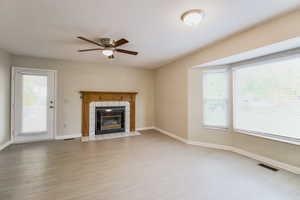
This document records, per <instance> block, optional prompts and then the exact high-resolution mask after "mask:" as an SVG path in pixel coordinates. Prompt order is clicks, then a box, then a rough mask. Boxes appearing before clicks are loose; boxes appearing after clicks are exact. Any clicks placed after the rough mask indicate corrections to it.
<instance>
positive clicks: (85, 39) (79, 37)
mask: <svg viewBox="0 0 300 200" xmlns="http://www.w3.org/2000/svg"><path fill="white" fill-rule="evenodd" d="M77 38H78V39H81V40H84V41H86V42H89V43H92V44H95V45H98V46H100V47H104V46H103V45H102V44H100V43H98V42H95V41H93V40H89V39H87V38H85V37H81V36H78V37H77Z"/></svg>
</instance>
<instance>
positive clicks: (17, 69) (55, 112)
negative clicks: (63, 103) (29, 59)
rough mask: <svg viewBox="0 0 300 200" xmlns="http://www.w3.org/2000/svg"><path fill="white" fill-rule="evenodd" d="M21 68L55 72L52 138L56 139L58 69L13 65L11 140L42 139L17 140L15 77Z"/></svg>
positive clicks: (13, 141)
mask: <svg viewBox="0 0 300 200" xmlns="http://www.w3.org/2000/svg"><path fill="white" fill-rule="evenodd" d="M20 70H31V71H35V72H53V75H54V83H53V85H54V88H53V90H54V94H53V99H54V102H55V106H54V109H53V112H54V117H53V118H54V119H53V133H52V134H51V138H50V140H54V139H55V138H56V136H57V106H58V102H57V70H52V69H51V70H50V69H43V68H33V67H17V66H12V69H11V112H10V113H11V115H10V116H11V134H10V135H11V141H12V143H25V142H35V141H40V140H31V141H16V139H15V129H16V126H15V107H16V104H15V98H16V95H15V77H16V73H17V72H18V71H20Z"/></svg>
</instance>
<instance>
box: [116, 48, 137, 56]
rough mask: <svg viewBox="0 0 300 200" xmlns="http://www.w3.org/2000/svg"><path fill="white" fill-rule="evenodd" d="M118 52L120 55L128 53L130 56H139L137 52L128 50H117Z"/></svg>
mask: <svg viewBox="0 0 300 200" xmlns="http://www.w3.org/2000/svg"><path fill="white" fill-rule="evenodd" d="M116 51H117V52H120V53H126V54H130V55H137V54H138V52H135V51H128V50H124V49H116Z"/></svg>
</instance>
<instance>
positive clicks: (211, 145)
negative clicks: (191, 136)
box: [187, 140, 232, 151]
mask: <svg viewBox="0 0 300 200" xmlns="http://www.w3.org/2000/svg"><path fill="white" fill-rule="evenodd" d="M187 144H191V145H197V146H202V147H207V148H212V149H221V150H226V151H232V147H231V146H227V145H222V144H213V143H207V142H198V141H191V140H189V141H187Z"/></svg>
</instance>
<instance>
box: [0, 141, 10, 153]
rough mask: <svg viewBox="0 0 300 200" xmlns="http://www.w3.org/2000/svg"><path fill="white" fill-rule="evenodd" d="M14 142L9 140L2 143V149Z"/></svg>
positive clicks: (0, 146) (0, 148)
mask: <svg viewBox="0 0 300 200" xmlns="http://www.w3.org/2000/svg"><path fill="white" fill-rule="evenodd" d="M11 144H12V141H11V140H10V141H7V142H5V143H4V144H2V145H0V151H2V150H3V149H5V148H6V147H8V146H9V145H11Z"/></svg>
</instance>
